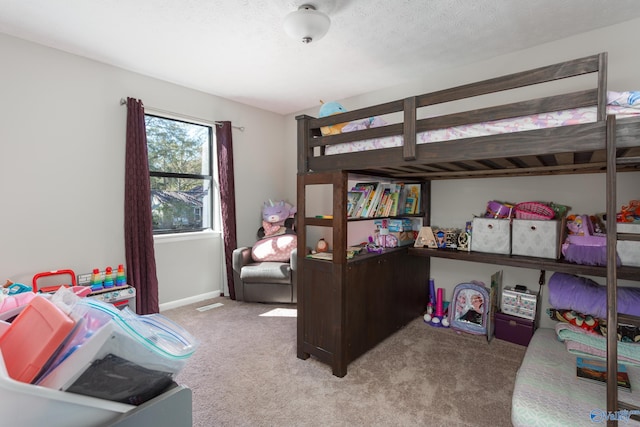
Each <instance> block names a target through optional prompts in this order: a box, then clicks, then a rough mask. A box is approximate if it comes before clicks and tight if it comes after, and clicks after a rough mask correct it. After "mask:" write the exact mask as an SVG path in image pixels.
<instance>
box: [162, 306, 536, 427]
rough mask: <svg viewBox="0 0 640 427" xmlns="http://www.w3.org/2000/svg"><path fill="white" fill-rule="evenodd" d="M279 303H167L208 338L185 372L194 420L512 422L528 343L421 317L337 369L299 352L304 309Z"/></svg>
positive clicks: (181, 379)
mask: <svg viewBox="0 0 640 427" xmlns="http://www.w3.org/2000/svg"><path fill="white" fill-rule="evenodd" d="M216 302H220V303H222V304H223V305H222V306H221V307H218V308H213V309H210V310H207V311H202V312H200V311H197V310H196V308H197V307H203V306H206V305H209V304H213V303H216ZM277 307H286V308H292V307H291V306H286V305H284V306H277V305H270V304H269V305H267V304H252V303H243V302H236V301H232V300H230V299H227V298H216V299H213V300H207V301H204V302H200V303H198V304H194V305H189V306H185V307H180V308H177V309H173V310H168V311H165V312H163V314H164V315H166V316H168V317H170V318H171V319H173V320H175V321H177V322H178V323H179V324H180V325H182V326H183V327H185V328H186V329H187V330H188V331H189V332H191V333H192V334H194V336H195V337H196V338H197V339H198V340H199V341H200V346H199V347H198V349H197V350H196V352H195V354H194V355H193V356H192V357H191V358H190V359H189V361H188V363H187V365H186V367H185V368H184V369H183V370H182V371H181V372H180V374H179V375H178V377H177V382H178V383H180V384H184V385H186V386H188V387H190V388H191V389H192V391H193V425H194V426H196V427H209V426H354V425H367V426H510V425H511V421H510V419H511V418H510V417H511V414H510V407H511V393H512V390H513V382H514V378H515V374H516V371H517V369H518V367H519V366H520V362H521V361H522V357H523V355H524V350H525V348H524V347H522V346H519V345H516V344H512V343H508V342H505V341H501V340H493V341H492V342H491V343H490V344H488V343H487V342H486V339H485V338H484V337H479V336H474V335H468V334H458V333H456V332H455V331H453V330H451V329H439V328H433V327H430V326H428V325H426V324H425V323H424V322H423V320H422V319H420V318H419V319H416V320H414V321H413V322H411V323H410V324H409V325H407V326H406V327H405V328H404V329H402V330H400V331H399V332H397V333H396V334H394V335H392V336H391V337H389V338H387V339H386V340H385V341H384V342H382V343H380V344H379V345H378V346H376V347H375V348H374V349H372V350H370V351H369V352H368V353H366V354H365V355H363V356H362V357H360V358H359V359H357V360H355V361H354V362H352V363H351V364H350V365H349V367H348V373H347V375H346V376H345V377H344V378H337V377H335V376H333V375H332V374H331V369H330V368H329V366H328V365H325V364H323V363H321V362H318V361H317V360H315V359H314V358H309V359H308V360H300V359H298V358H297V357H296V318H294V317H261V316H260V314H264V313H266V312H269V311H271V310H273V309H275V308H277Z"/></svg>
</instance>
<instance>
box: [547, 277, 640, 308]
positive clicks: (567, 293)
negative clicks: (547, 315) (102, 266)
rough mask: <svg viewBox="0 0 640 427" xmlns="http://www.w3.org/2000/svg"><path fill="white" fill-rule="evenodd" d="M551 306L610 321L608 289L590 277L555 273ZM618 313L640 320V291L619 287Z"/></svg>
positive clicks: (551, 285)
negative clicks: (639, 318)
mask: <svg viewBox="0 0 640 427" xmlns="http://www.w3.org/2000/svg"><path fill="white" fill-rule="evenodd" d="M549 304H550V305H551V307H553V308H556V309H566V310H575V311H577V312H579V313H583V314H590V315H592V316H593V317H598V318H601V319H606V317H607V288H606V287H605V286H601V285H599V284H597V283H596V282H594V281H593V280H591V279H588V278H586V277H580V276H574V275H572V274H566V273H553V274H552V275H551V277H550V278H549ZM618 313H622V314H629V315H633V316H640V288H631V287H618Z"/></svg>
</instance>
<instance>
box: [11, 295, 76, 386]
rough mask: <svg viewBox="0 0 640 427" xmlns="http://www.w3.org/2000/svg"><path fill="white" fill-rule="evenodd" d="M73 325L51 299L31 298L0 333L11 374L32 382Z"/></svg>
mask: <svg viewBox="0 0 640 427" xmlns="http://www.w3.org/2000/svg"><path fill="white" fill-rule="evenodd" d="M74 324H75V322H74V321H73V319H71V318H70V317H69V316H67V315H66V314H65V313H64V312H62V310H60V309H59V308H58V307H56V306H55V305H54V304H53V303H52V302H51V301H49V300H48V299H46V298H44V297H40V296H37V297H36V298H34V299H32V300H31V302H29V304H27V306H26V307H25V308H24V309H23V310H22V312H21V313H20V314H19V315H18V317H16V318H15V320H14V321H13V322H12V323H11V326H9V328H8V329H7V330H5V332H4V333H3V334H2V336H0V350H2V355H3V356H4V363H5V365H6V368H7V373H8V374H9V376H10V377H11V378H13V379H14V380H17V381H22V382H26V383H30V382H32V381H33V380H34V379H35V378H36V376H37V375H38V373H39V372H40V371H41V370H42V368H43V366H44V365H45V364H46V363H47V361H48V360H49V359H50V358H51V356H52V355H53V354H54V352H55V351H56V350H57V349H58V348H59V347H60V345H61V344H62V342H63V341H64V340H65V338H66V337H67V336H68V335H69V333H70V332H71V330H72V329H73V327H74Z"/></svg>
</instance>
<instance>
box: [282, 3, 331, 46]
mask: <svg viewBox="0 0 640 427" xmlns="http://www.w3.org/2000/svg"><path fill="white" fill-rule="evenodd" d="M329 25H331V20H330V19H329V17H328V16H327V15H325V14H324V13H322V12H320V11H318V10H316V8H315V7H314V6H312V5H309V4H303V5H302V6H300V7H299V8H298V10H296V11H295V12H291V13H290V14H288V15H287V16H285V18H284V31H285V32H286V33H287V35H288V36H289V37H291V38H294V39H296V40H302V43H311V42H312V41H314V40H316V41H317V40H320V39H321V38H322V37H323V36H324V35H325V34H327V31H329Z"/></svg>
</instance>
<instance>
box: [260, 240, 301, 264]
mask: <svg viewBox="0 0 640 427" xmlns="http://www.w3.org/2000/svg"><path fill="white" fill-rule="evenodd" d="M297 246H298V236H296V235H295V234H282V235H279V236H272V237H267V238H265V239H262V240H259V241H258V242H256V244H255V245H253V248H252V249H251V258H253V260H254V261H256V262H262V261H275V262H287V261H289V259H290V257H291V252H292V251H293V250H294V249H295V248H296V247H297Z"/></svg>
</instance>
